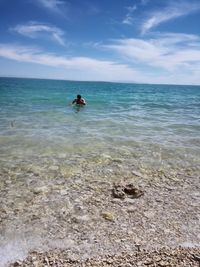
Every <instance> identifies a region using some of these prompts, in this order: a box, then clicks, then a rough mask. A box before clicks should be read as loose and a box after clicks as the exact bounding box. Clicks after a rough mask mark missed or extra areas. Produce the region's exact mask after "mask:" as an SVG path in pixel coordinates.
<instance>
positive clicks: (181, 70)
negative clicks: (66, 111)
mask: <svg viewBox="0 0 200 267" xmlns="http://www.w3.org/2000/svg"><path fill="white" fill-rule="evenodd" d="M169 39H170V40H169ZM184 40H186V43H185V42H184ZM191 42H193V43H195V46H192V47H191V46H190V43H191ZM104 48H107V49H109V50H112V51H113V50H114V51H116V52H118V53H119V55H120V56H121V62H126V63H117V62H115V61H113V60H98V59H95V58H89V57H67V56H59V55H56V54H50V53H44V52H43V51H41V50H38V49H34V48H31V47H23V46H18V45H13V44H12V45H11V44H0V57H3V58H6V59H10V60H15V61H18V62H20V64H22V65H20V66H26V65H23V64H24V63H34V64H40V65H41V66H42V65H43V66H46V67H47V68H48V72H49V73H58V75H59V73H65V74H64V75H65V76H63V78H64V79H74V80H99V81H126V82H142V83H168V84H169V83H173V84H200V38H199V37H198V36H195V35H184V34H180V35H174V34H168V37H167V34H165V35H164V36H159V37H157V38H154V39H151V40H148V41H147V40H141V39H123V40H118V41H116V42H113V43H112V44H109V45H106V46H105V45H104ZM118 58H119V56H118ZM36 66H37V65H36ZM133 66H134V67H133ZM0 74H1V73H0ZM41 75H42V73H41ZM41 75H40V77H41ZM30 76H31V77H34V71H33V72H31V73H30ZM36 77H37V76H36ZM45 77H46V78H48V76H45ZM45 77H44V78H45ZM60 78H62V77H60Z"/></svg>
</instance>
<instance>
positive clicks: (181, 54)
mask: <svg viewBox="0 0 200 267" xmlns="http://www.w3.org/2000/svg"><path fill="white" fill-rule="evenodd" d="M103 47H104V48H107V49H109V50H111V51H115V52H117V54H119V55H120V56H121V58H122V60H123V61H125V62H129V64H131V63H132V64H134V65H135V66H142V67H143V69H146V68H149V69H150V70H151V71H154V72H155V73H156V72H157V73H160V72H163V73H166V75H167V76H169V77H172V76H174V75H176V76H177V77H182V76H184V75H185V79H186V77H187V76H188V75H189V80H190V81H191V80H192V77H193V78H194V81H196V80H198V81H199V83H200V77H199V78H198V79H197V69H198V68H199V67H200V37H199V36H196V35H189V34H173V33H168V34H167V33H165V34H163V35H161V34H160V35H157V36H156V37H155V38H152V39H149V40H144V39H136V38H132V39H120V40H116V41H113V42H112V43H111V44H107V45H104V46H103ZM127 64H128V63H127ZM194 66H195V68H194ZM199 72H200V69H199V71H198V73H199ZM183 73H184V75H182V74H183ZM185 79H184V78H183V80H182V82H183V81H184V80H185ZM174 80H175V79H174ZM177 81H178V80H177ZM185 82H186V81H185Z"/></svg>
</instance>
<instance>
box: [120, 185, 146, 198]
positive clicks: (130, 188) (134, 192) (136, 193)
mask: <svg viewBox="0 0 200 267" xmlns="http://www.w3.org/2000/svg"><path fill="white" fill-rule="evenodd" d="M124 192H125V193H126V194H128V195H131V197H132V198H138V197H141V196H142V195H144V192H143V191H142V190H140V189H137V188H135V186H134V185H133V184H126V185H125V186H124Z"/></svg>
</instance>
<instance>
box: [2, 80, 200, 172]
mask: <svg viewBox="0 0 200 267" xmlns="http://www.w3.org/2000/svg"><path fill="white" fill-rule="evenodd" d="M78 93H79V94H81V95H82V96H83V97H84V98H85V99H86V101H87V106H85V107H83V108H81V109H80V110H78V109H77V108H74V107H72V106H70V105H69V103H70V102H71V101H72V100H73V99H74V98H75V97H76V95H77V94H78ZM59 155H60V156H61V157H62V155H63V157H65V156H66V159H67V160H69V161H70V160H71V158H72V157H73V158H76V156H77V157H80V156H81V157H83V158H86V159H88V160H90V159H91V160H93V159H94V157H99V160H100V161H101V160H102V161H103V160H104V158H106V156H110V157H114V158H124V157H129V158H131V159H132V160H133V162H134V164H138V165H139V166H142V167H143V168H154V169H155V168H156V169H165V170H166V171H167V170H168V169H179V168H191V169H193V168H195V167H197V166H198V165H200V86H175V85H147V84H122V83H106V82H105V83H104V82H71V81H56V80H37V79H15V78H1V79H0V160H1V161H0V164H1V167H4V168H9V167H11V166H12V167H14V166H15V165H20V164H22V165H23V164H24V163H26V164H36V165H37V164H38V162H41V161H42V160H44V159H45V157H48V158H52V161H53V158H54V157H57V156H59ZM50 162H51V160H50ZM77 168H78V166H77Z"/></svg>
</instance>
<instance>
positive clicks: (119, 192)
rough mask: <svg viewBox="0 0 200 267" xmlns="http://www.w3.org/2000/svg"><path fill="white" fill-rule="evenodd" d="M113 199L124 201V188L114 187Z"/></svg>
mask: <svg viewBox="0 0 200 267" xmlns="http://www.w3.org/2000/svg"><path fill="white" fill-rule="evenodd" d="M112 195H113V197H116V198H121V199H124V198H125V197H126V194H125V192H124V188H123V187H122V186H121V185H114V188H113V190H112Z"/></svg>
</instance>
